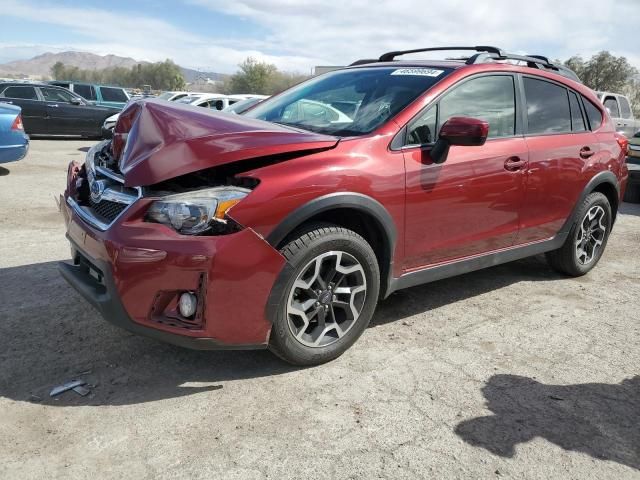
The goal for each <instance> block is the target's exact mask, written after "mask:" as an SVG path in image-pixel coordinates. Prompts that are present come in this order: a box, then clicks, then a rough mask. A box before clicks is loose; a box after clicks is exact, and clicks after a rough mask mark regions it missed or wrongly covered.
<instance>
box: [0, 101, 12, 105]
mask: <svg viewBox="0 0 640 480" xmlns="http://www.w3.org/2000/svg"><path fill="white" fill-rule="evenodd" d="M2 103H9V104H11V105H13V102H5V101H4V100H3V101H2Z"/></svg>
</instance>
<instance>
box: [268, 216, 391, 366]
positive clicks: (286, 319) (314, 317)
mask: <svg viewBox="0 0 640 480" xmlns="http://www.w3.org/2000/svg"><path fill="white" fill-rule="evenodd" d="M280 252H281V253H282V255H284V256H285V258H286V259H287V262H288V268H286V270H285V271H284V272H283V274H281V275H280V277H279V278H278V281H277V282H276V285H275V286H274V291H275V292H281V293H280V294H279V297H278V298H279V302H278V307H277V309H276V311H275V313H274V318H273V327H272V329H271V337H270V340H269V349H270V350H271V351H272V352H273V353H275V354H276V355H277V356H279V357H280V358H282V359H283V360H285V361H286V362H289V363H291V364H293V365H301V366H309V365H320V364H322V363H325V362H328V361H331V360H333V359H335V358H337V357H339V356H340V355H342V354H343V353H344V352H345V351H346V350H347V349H348V348H349V347H350V346H351V345H353V343H354V342H355V341H356V340H357V339H358V338H359V337H360V335H362V332H364V330H365V328H367V325H368V324H369V321H370V320H371V317H372V316H373V312H374V311H375V308H376V304H377V302H378V295H379V292H380V271H379V267H378V261H377V259H376V255H375V253H374V252H373V250H372V249H371V246H370V245H369V244H368V243H367V242H366V240H365V239H364V238H362V237H361V236H360V235H358V234H357V233H355V232H353V231H351V230H348V229H346V228H342V227H338V226H336V225H332V224H326V223H316V224H311V225H308V226H307V227H303V228H302V229H300V230H298V231H296V232H295V233H294V234H293V235H292V236H291V237H290V241H288V243H287V244H286V245H285V246H284V247H283V248H282V249H281V250H280ZM332 273H333V275H332Z"/></svg>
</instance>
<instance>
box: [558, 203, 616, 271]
mask: <svg viewBox="0 0 640 480" xmlns="http://www.w3.org/2000/svg"><path fill="white" fill-rule="evenodd" d="M576 218H577V219H578V220H577V221H576V223H575V224H574V225H573V227H572V228H571V231H570V232H569V236H568V237H567V240H566V241H565V243H564V245H563V246H562V247H561V248H559V249H558V250H554V251H553V252H549V253H547V261H548V262H549V264H550V265H551V266H552V267H553V268H554V269H555V270H558V271H559V272H561V273H565V274H567V275H571V276H573V277H578V276H581V275H584V274H585V273H587V272H588V271H589V270H591V269H592V268H593V267H595V266H596V264H597V263H598V261H599V260H600V257H601V256H602V253H603V252H604V249H605V247H606V245H607V240H608V239H609V233H610V232H611V225H612V215H611V205H610V204H609V200H608V199H607V197H606V196H605V195H603V194H602V193H599V192H594V193H591V194H589V195H588V196H587V198H585V200H584V202H583V203H582V205H581V206H580V209H579V211H578V214H577V216H576Z"/></svg>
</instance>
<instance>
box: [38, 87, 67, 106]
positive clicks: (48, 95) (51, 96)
mask: <svg viewBox="0 0 640 480" xmlns="http://www.w3.org/2000/svg"><path fill="white" fill-rule="evenodd" d="M40 91H41V92H42V95H43V96H44V99H45V100H46V101H47V102H66V103H71V99H72V98H73V95H72V94H71V92H67V91H66V90H62V89H61V88H40Z"/></svg>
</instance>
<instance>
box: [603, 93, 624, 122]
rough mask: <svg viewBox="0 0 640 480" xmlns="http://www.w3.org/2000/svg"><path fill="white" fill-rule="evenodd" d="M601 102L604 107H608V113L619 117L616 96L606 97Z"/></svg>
mask: <svg viewBox="0 0 640 480" xmlns="http://www.w3.org/2000/svg"><path fill="white" fill-rule="evenodd" d="M602 103H604V106H605V108H608V109H609V114H610V115H611V116H612V117H613V118H620V109H619V108H618V101H617V100H616V97H606V98H605V99H604V102H602Z"/></svg>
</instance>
